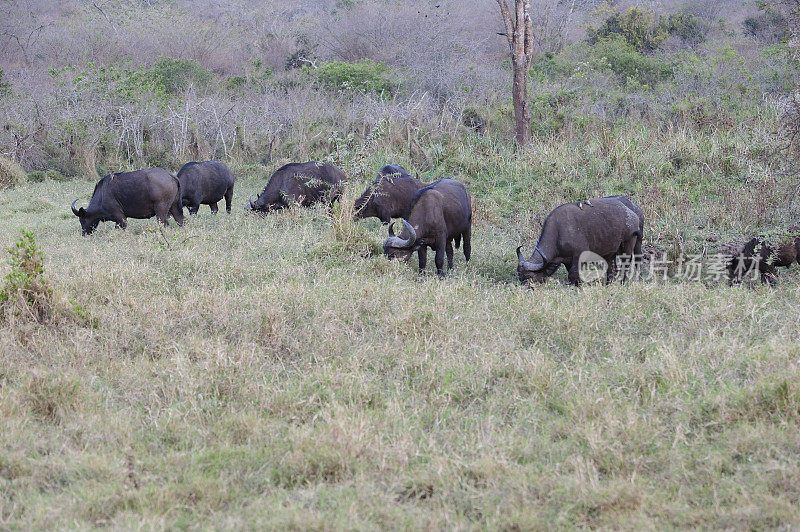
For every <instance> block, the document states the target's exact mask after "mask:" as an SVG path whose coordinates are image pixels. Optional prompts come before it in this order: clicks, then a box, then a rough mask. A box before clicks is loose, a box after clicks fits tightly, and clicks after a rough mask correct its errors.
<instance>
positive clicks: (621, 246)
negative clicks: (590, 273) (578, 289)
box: [517, 196, 644, 284]
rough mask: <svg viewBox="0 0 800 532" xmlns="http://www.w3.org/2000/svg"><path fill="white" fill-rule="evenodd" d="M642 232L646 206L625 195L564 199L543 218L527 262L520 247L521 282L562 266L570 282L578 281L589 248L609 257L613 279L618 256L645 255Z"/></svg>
mask: <svg viewBox="0 0 800 532" xmlns="http://www.w3.org/2000/svg"><path fill="white" fill-rule="evenodd" d="M643 231H644V213H643V212H642V209H641V208H639V206H638V205H636V204H635V203H633V202H631V201H630V200H629V199H628V198H627V197H625V196H611V197H608V198H597V199H592V200H586V201H580V202H576V203H565V204H564V205H560V206H558V207H556V208H555V209H553V211H552V212H551V213H550V214H548V215H547V218H545V220H544V224H543V225H542V233H541V235H540V236H539V241H538V242H537V243H536V246H535V248H534V252H533V255H532V256H531V258H530V259H529V260H525V259H524V258H523V256H522V252H521V251H520V250H521V248H522V246H520V247H518V248H517V260H518V265H517V274H518V275H519V279H520V281H521V282H522V283H527V282H529V281H531V282H544V280H545V279H546V278H547V277H549V276H551V275H553V273H555V271H556V270H557V269H558V267H559V266H560V265H561V264H564V265H565V266H566V267H567V270H568V272H569V274H568V279H569V282H570V283H571V284H579V283H580V271H579V268H580V266H579V265H580V257H581V254H582V253H584V252H587V251H589V252H592V253H593V254H594V255H593V256H594V257H597V256H599V257H602V259H604V260H605V261H606V263H607V273H608V275H607V280H611V278H612V277H613V275H614V273H615V271H616V268H615V262H616V257H617V255H618V254H626V255H633V256H636V255H641V250H642V233H643Z"/></svg>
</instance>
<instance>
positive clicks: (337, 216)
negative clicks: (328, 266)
mask: <svg viewBox="0 0 800 532" xmlns="http://www.w3.org/2000/svg"><path fill="white" fill-rule="evenodd" d="M356 186H357V185H355V184H354V183H348V184H347V185H346V186H345V187H344V188H343V190H342V195H341V197H340V199H339V201H338V202H336V203H335V204H334V205H333V207H332V208H331V211H330V218H331V225H330V231H331V236H332V237H333V238H332V239H331V244H332V245H333V246H334V247H335V248H336V251H337V252H338V253H347V254H352V255H357V256H361V257H369V256H371V255H379V254H380V253H381V249H380V246H379V245H378V244H377V243H376V242H375V240H374V239H373V237H372V235H370V233H369V232H368V231H367V230H366V229H365V228H364V225H363V224H360V223H358V221H357V220H356V219H355V218H354V214H355V201H356V198H357V197H358V189H357V188H356Z"/></svg>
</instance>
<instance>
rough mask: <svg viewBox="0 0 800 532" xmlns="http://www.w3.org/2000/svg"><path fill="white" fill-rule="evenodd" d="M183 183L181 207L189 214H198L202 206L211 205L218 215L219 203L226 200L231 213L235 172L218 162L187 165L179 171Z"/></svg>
mask: <svg viewBox="0 0 800 532" xmlns="http://www.w3.org/2000/svg"><path fill="white" fill-rule="evenodd" d="M178 181H180V182H181V205H183V206H184V207H187V208H188V209H189V214H197V211H198V209H200V205H209V206H210V207H211V212H213V213H214V214H217V211H218V210H219V209H218V208H217V202H218V201H220V200H222V198H225V210H227V211H228V214H230V213H231V201H232V200H233V172H231V170H230V168H228V167H227V166H226V165H225V163H220V162H217V161H205V162H192V163H186V164H184V165H183V167H182V168H181V169H180V170H179V171H178Z"/></svg>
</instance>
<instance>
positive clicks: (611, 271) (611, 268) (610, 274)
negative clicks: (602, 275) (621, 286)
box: [606, 255, 617, 284]
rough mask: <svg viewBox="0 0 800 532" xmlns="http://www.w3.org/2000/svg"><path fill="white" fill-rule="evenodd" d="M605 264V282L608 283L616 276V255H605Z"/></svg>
mask: <svg viewBox="0 0 800 532" xmlns="http://www.w3.org/2000/svg"><path fill="white" fill-rule="evenodd" d="M606 264H607V269H606V284H608V283H612V282H614V279H616V278H617V256H616V255H611V256H610V257H606Z"/></svg>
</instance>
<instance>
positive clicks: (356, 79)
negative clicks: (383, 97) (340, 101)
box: [304, 59, 397, 95]
mask: <svg viewBox="0 0 800 532" xmlns="http://www.w3.org/2000/svg"><path fill="white" fill-rule="evenodd" d="M304 71H305V72H306V73H307V74H309V75H311V76H313V77H314V78H315V79H316V81H317V82H319V83H320V84H321V85H322V86H323V87H325V88H327V89H332V90H337V91H341V92H343V93H369V92H371V93H375V94H387V95H390V94H392V93H394V92H395V91H396V90H397V83H396V81H395V80H394V79H393V76H392V74H391V70H390V68H389V67H388V66H387V65H386V64H385V63H383V62H380V61H379V62H375V61H372V60H370V59H364V60H362V61H357V62H355V63H348V62H346V61H332V62H329V63H323V64H322V65H320V66H319V68H316V69H313V68H311V67H309V66H306V67H304Z"/></svg>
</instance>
